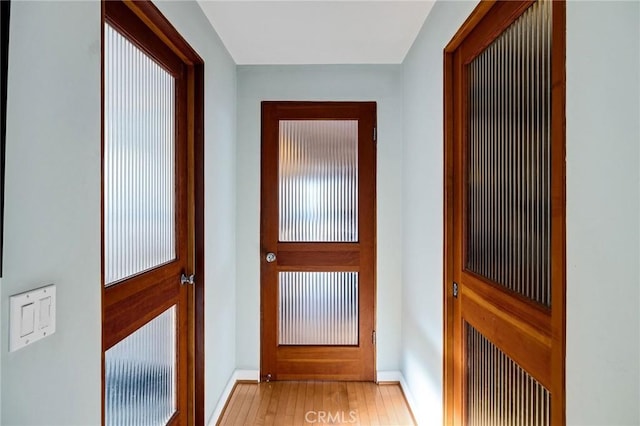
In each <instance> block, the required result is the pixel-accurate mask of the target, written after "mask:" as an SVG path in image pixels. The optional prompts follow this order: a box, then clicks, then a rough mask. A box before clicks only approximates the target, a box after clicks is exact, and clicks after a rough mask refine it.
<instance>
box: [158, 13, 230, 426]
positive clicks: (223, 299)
mask: <svg viewBox="0 0 640 426" xmlns="http://www.w3.org/2000/svg"><path fill="white" fill-rule="evenodd" d="M157 5H158V8H159V9H160V10H161V11H162V12H163V13H164V15H165V16H166V17H167V18H168V19H169V20H170V21H171V22H172V23H173V25H174V26H175V27H176V29H177V30H178V31H179V32H180V34H182V36H183V37H184V38H185V39H186V40H187V41H188V42H189V44H191V47H193V48H194V49H195V50H196V51H197V52H198V54H199V55H200V56H201V57H202V59H204V62H205V84H204V86H205V106H204V108H205V129H204V132H205V148H204V149H205V159H204V160H205V256H206V257H205V276H206V277H205V279H206V283H205V334H206V336H205V356H206V358H205V385H206V387H205V420H208V417H209V416H211V414H212V413H213V410H214V408H215V407H216V404H217V402H218V399H219V398H220V397H221V394H222V391H223V390H224V387H225V386H226V384H227V381H228V380H229V378H230V377H231V374H232V373H233V370H234V369H235V365H236V354H235V344H236V328H235V320H236V312H235V309H236V303H235V299H236V288H235V274H236V270H235V264H236V258H235V255H236V250H235V226H236V215H235V197H236V193H235V163H236V160H235V158H236V157H235V155H236V151H235V138H236V66H235V63H234V62H233V60H232V59H231V56H230V55H229V53H228V52H227V50H226V48H225V47H224V45H223V44H222V42H221V41H220V38H219V37H218V35H217V34H216V33H215V31H214V30H213V28H212V27H211V24H210V23H209V21H208V20H207V19H206V17H205V16H204V13H203V12H202V10H201V9H200V6H198V4H197V3H195V2H191V1H176V2H173V1H171V2H169V1H160V2H157ZM196 280H197V278H196Z"/></svg>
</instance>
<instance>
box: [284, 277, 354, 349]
mask: <svg viewBox="0 0 640 426" xmlns="http://www.w3.org/2000/svg"><path fill="white" fill-rule="evenodd" d="M278 296H279V302H278V315H279V318H278V325H279V338H278V343H279V344H280V345H357V344H358V273H357V272H280V273H279V287H278Z"/></svg>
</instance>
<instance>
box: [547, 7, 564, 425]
mask: <svg viewBox="0 0 640 426" xmlns="http://www.w3.org/2000/svg"><path fill="white" fill-rule="evenodd" d="M551 25H552V32H553V40H552V43H553V45H552V49H551V81H552V83H551V140H552V144H551V170H552V175H551V229H552V232H551V253H552V256H551V282H552V283H553V286H552V289H551V299H552V300H553V308H552V310H551V333H552V334H551V337H552V346H551V375H552V377H551V380H552V384H551V388H550V390H551V404H552V407H554V408H553V410H551V424H552V425H564V424H566V374H565V371H566V304H567V294H566V291H567V277H566V273H567V260H566V252H567V251H566V245H567V244H566V238H567V237H566V235H567V232H566V229H567V226H566V217H567V214H566V212H567V203H566V126H565V124H566V88H567V84H566V2H565V1H556V0H554V3H553V16H552V22H551Z"/></svg>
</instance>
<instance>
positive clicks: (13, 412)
mask: <svg viewBox="0 0 640 426" xmlns="http://www.w3.org/2000/svg"><path fill="white" fill-rule="evenodd" d="M10 41H11V45H10V49H9V74H8V79H9V80H8V100H7V103H8V105H7V147H6V149H7V150H6V187H5V191H6V192H5V194H6V204H5V222H4V224H5V236H4V276H3V278H2V299H1V301H2V314H3V317H2V330H1V338H0V347H1V349H0V351H1V352H0V353H1V356H2V421H1V423H2V424H5V425H16V424H48V425H81V424H83V425H87V424H99V422H100V403H101V402H100V400H101V390H100V383H101V377H100V371H101V370H100V356H101V355H100V352H101V323H100V318H101V314H100V4H99V3H97V2H77V3H45V2H42V3H31V2H13V3H12V8H11V34H10ZM51 283H54V284H56V286H57V324H56V328H57V330H56V333H55V334H54V335H53V336H51V337H48V338H46V339H43V340H42V341H40V342H36V343H34V344H33V345H31V346H28V347H26V348H24V349H22V350H20V351H18V352H13V353H8V341H9V336H8V325H9V321H8V312H9V309H8V297H9V296H10V295H12V294H15V293H20V292H23V291H25V290H29V289H32V288H36V287H40V286H43V285H46V284H51ZM34 401H37V402H38V403H37V405H34Z"/></svg>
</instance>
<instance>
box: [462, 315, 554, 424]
mask: <svg viewBox="0 0 640 426" xmlns="http://www.w3.org/2000/svg"><path fill="white" fill-rule="evenodd" d="M466 330H467V345H466V348H467V380H466V384H467V423H466V424H467V425H469V426H512V425H517V426H548V425H549V424H550V415H551V394H550V393H549V391H548V390H547V389H546V388H545V387H544V386H542V385H541V384H540V383H539V382H538V381H536V379H534V378H533V377H531V376H530V375H529V374H528V373H527V372H526V371H525V370H523V369H522V368H521V367H520V366H519V365H518V364H516V363H515V362H514V361H513V360H512V359H511V358H509V357H508V356H507V355H506V354H505V353H504V352H502V351H501V350H500V349H499V348H497V347H496V346H495V345H494V344H493V343H491V342H490V341H489V340H487V339H486V338H485V337H484V336H483V335H482V334H480V333H479V332H478V331H477V330H476V329H475V328H473V327H472V326H470V325H469V324H467V325H466Z"/></svg>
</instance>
